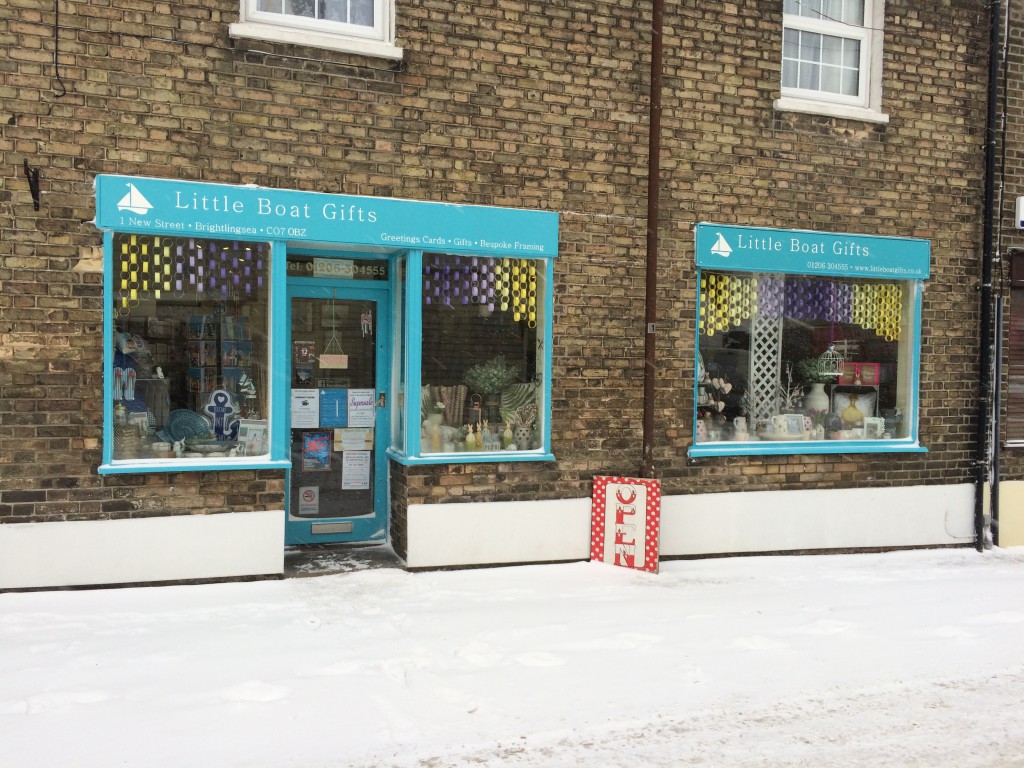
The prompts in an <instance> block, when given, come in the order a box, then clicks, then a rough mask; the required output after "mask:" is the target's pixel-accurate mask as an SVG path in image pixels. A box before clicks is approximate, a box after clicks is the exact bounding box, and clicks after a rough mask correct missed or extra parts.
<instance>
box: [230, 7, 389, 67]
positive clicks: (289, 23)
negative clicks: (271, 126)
mask: <svg viewBox="0 0 1024 768" xmlns="http://www.w3.org/2000/svg"><path fill="white" fill-rule="evenodd" d="M395 2H396V0H374V19H376V24H375V26H373V27H363V26H360V25H357V24H344V23H341V22H337V21H326V20H324V19H310V18H305V17H301V16H290V15H287V14H282V13H270V12H266V11H258V10H257V7H258V2H257V0H241V5H240V9H239V14H238V22H237V23H235V24H231V25H230V26H229V27H228V34H229V35H230V36H231V37H233V38H247V39H252V40H265V41H268V42H273V43H290V44H293V45H303V46H312V47H314V48H324V49H327V50H332V51H341V52H344V53H356V54H363V55H366V56H374V57H377V58H382V59H391V60H394V61H400V60H401V59H402V56H403V51H402V49H401V48H399V47H397V46H396V45H395Z"/></svg>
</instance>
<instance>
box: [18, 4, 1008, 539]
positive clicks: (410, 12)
mask: <svg viewBox="0 0 1024 768" xmlns="http://www.w3.org/2000/svg"><path fill="white" fill-rule="evenodd" d="M781 6H782V3H781V2H779V1H778V0H771V1H769V0H737V1H736V2H724V3H695V2H683V3H675V4H669V6H668V8H667V9H666V16H665V30H664V63H665V68H664V82H663V85H664V90H663V104H664V106H663V118H662V126H663V136H662V158H661V168H662V195H661V220H660V221H659V222H657V224H658V227H659V232H660V235H659V275H658V278H659V279H658V294H657V302H658V317H659V320H658V326H657V329H658V337H657V338H658V342H657V361H658V363H657V365H658V367H657V387H656V404H655V416H654V418H655V424H656V430H655V436H654V439H655V445H654V467H655V470H656V476H657V477H658V478H659V479H660V480H661V483H662V492H663V493H664V494H665V495H680V494H694V493H702V494H703V493H715V492H719V491H723V490H730V491H746V490H749V491H755V490H779V489H808V488H846V487H863V486H899V485H930V484H941V483H966V482H970V480H971V478H972V467H973V461H974V453H973V451H974V441H975V435H974V430H975V426H976V411H977V403H978V396H979V393H978V386H977V382H978V344H979V342H978V332H977V326H978V317H979V313H978V278H979V274H980V268H979V265H980V259H981V254H980V251H981V242H982V225H983V221H982V214H983V206H982V203H983V183H984V162H983V160H984V154H983V144H984V140H985V133H984V129H985V115H986V83H987V63H988V61H987V51H988V41H987V10H986V9H987V3H983V2H980V0H971V1H968V0H941V1H940V2H935V3H926V4H922V3H916V2H910V0H887V2H886V11H885V35H884V71H883V96H882V106H883V111H884V112H885V113H887V114H888V115H889V122H888V123H885V124H877V123H865V122H859V121H856V120H848V119H839V118H830V117H823V116H815V115H808V114H798V113H793V112H778V111H776V110H775V109H774V108H773V100H774V99H775V98H777V97H778V95H779V79H780V66H781V65H780V60H781V26H782V15H781V14H782V11H781ZM7 8H8V13H6V14H4V15H3V16H4V18H2V19H0V42H2V43H3V46H4V49H5V50H6V52H7V53H6V56H5V58H4V61H3V62H2V63H0V159H2V164H0V167H2V168H3V169H4V171H3V173H0V523H18V522H27V521H53V520H76V519H101V518H117V517H141V516H154V515H180V514H194V513H220V512H238V511H247V510H256V509H266V508H270V507H278V508H279V507H280V506H281V505H282V504H283V503H284V502H283V500H284V495H285V491H284V474H283V472H277V471H269V470H268V471H258V472H255V471H245V472H210V473H176V474H175V473H172V474H166V475H164V474H153V475H138V476H132V475H127V476H106V477H100V476H98V475H97V466H98V465H99V463H100V460H101V435H102V427H103V425H102V398H103V382H102V359H103V350H102V343H101V338H102V335H101V329H102V304H103V295H102V275H101V265H102V260H101V250H100V245H101V238H100V233H99V232H98V231H97V230H96V229H95V227H94V226H92V224H91V223H90V222H91V219H92V217H93V212H94V200H93V189H92V184H93V179H94V177H95V176H96V175H97V174H100V173H117V174H128V175H138V176H157V177H163V178H175V179H189V180H199V181H207V182H216V183H223V184H249V183H255V184H260V185H265V186H270V187H280V188H290V189H298V190H310V191H312V190H315V191H325V192H338V193H346V194H354V195H367V196H394V197H402V198H409V199H415V200H436V201H446V202H456V203H470V204H484V205H496V206H508V207H516V208H527V209H544V210H551V211H556V212H558V213H559V214H560V217H561V218H560V255H559V258H558V259H557V260H556V261H555V282H554V299H555V316H554V349H553V378H552V385H553V395H552V397H553V402H552V421H551V423H552V450H553V453H554V455H555V456H556V461H555V462H553V463H549V464H523V463H520V464H509V463H493V464H489V463H484V464H470V465H459V466H446V465H440V466H435V467H427V468H422V467H420V468H417V467H401V466H398V465H393V467H392V475H393V476H392V484H391V493H392V501H391V504H392V514H393V518H394V521H393V528H394V530H395V534H394V538H395V543H396V548H398V549H399V550H401V548H402V546H403V544H402V540H403V532H402V519H403V514H404V512H403V510H404V509H405V507H406V505H407V504H411V503H459V502H463V501H509V500H517V499H535V498H548V499H561V498H565V499H571V498H580V497H586V496H589V493H590V487H591V482H592V478H593V476H594V475H598V474H630V473H635V472H636V471H637V469H638V467H639V465H640V463H641V425H642V405H643V398H642V387H643V370H644V364H643V358H644V328H645V325H644V275H645V266H644V264H645V243H646V233H647V227H648V222H647V220H646V212H647V208H646V204H647V200H646V185H647V172H646V169H647V160H648V158H647V124H648V114H647V109H648V101H649V99H648V90H649V61H650V48H651V34H650V25H651V18H650V16H651V6H650V3H646V2H641V3H633V2H591V3H576V2H567V1H564V0H557V1H555V2H546V3H540V4H538V3H528V2H520V1H518V0H482V1H481V2H477V3H474V4H472V5H467V4H464V3H459V2H454V1H453V0H437V1H436V2H429V3H425V2H421V1H420V0H409V1H408V2H405V1H404V0H399V2H398V6H397V34H398V41H399V45H401V46H402V47H403V48H404V49H405V59H404V61H403V62H401V64H400V65H398V64H394V63H392V62H388V61H384V60H378V59H373V58H368V57H362V56H355V55H346V54H340V53H332V52H329V51H323V50H316V49H311V48H300V47H296V46H292V45H285V44H275V43H256V42H253V43H251V44H246V43H243V42H240V41H234V42H233V41H232V40H231V39H230V38H229V36H228V32H227V25H228V24H229V23H230V22H232V21H234V20H235V19H236V18H237V15H238V3H237V2H232V0H211V1H208V2H203V3H197V2H194V0H184V1H183V2H180V3H175V4H171V5H166V4H160V3H152V2H147V1H146V0H138V1H136V2H129V3H111V2H109V1H107V2H95V1H94V0H90V1H89V2H84V1H83V2H78V1H77V0H62V2H61V3H60V4H59V9H60V17H59V26H58V27H57V29H56V36H55V26H54V25H55V21H56V20H55V17H54V5H53V4H51V3H45V2H39V1H38V0H11V2H10V3H9V4H8V6H7ZM1018 14H1019V12H1018ZM1016 21H1017V23H1018V24H1019V23H1020V22H1021V21H1024V19H1021V18H1018V19H1017V20H1016ZM55 41H56V45H57V46H58V50H57V51H56V52H55V51H54V45H55ZM1018 42H1019V41H1018ZM55 60H56V65H57V66H56V68H55V66H54V61H55ZM1011 71H1012V73H1013V74H1014V75H1015V76H1017V77H1018V78H1019V75H1020V51H1019V47H1015V48H1014V58H1013V61H1012V64H1011ZM57 75H59V79H58V77H56V76H57ZM1011 104H1012V106H1013V108H1014V109H1016V110H1018V111H1019V110H1020V106H1019V104H1017V103H1016V101H1015V100H1014V99H1011ZM1011 124H1012V123H1011ZM26 162H27V163H28V165H29V167H30V168H31V169H38V171H39V178H40V182H39V184H40V188H41V199H40V206H39V210H38V211H37V210H35V209H34V207H33V201H32V197H31V195H30V189H29V183H28V179H27V178H26V175H25V171H24V163H26ZM1019 166H1020V158H1019V157H1018V156H1017V155H1016V154H1008V155H1007V168H1008V171H1009V173H1010V174H1011V176H1012V177H1013V178H1017V180H1018V181H1019V180H1020V179H1019V176H1020V171H1021V169H1020V167H1019ZM1011 194H1015V193H1011ZM699 221H716V222H722V223H730V224H749V225H757V226H767V227H781V228H799V229H821V230H826V231H836V232H859V233H865V234H877V235H892V236H905V237H915V238H923V239H927V240H929V241H931V247H932V262H931V273H932V277H931V278H930V279H929V280H928V281H927V284H926V289H925V294H924V304H923V314H922V337H923V342H922V350H921V390H920V438H921V443H922V444H923V445H924V446H926V447H927V449H928V450H927V452H926V453H914V454H895V455H889V454H862V455H834V456H828V455H801V456H781V457H771V456H769V457H764V456H751V457H733V458H713V459H701V460H690V459H688V458H687V446H688V445H689V444H690V443H691V439H692V438H691V434H692V413H693V397H692V377H693V371H692V368H693V363H692V361H693V356H694V337H695V308H696V285H695V268H694V244H693V227H694V225H695V224H696V223H697V222H699ZM1007 465H1008V466H1007V467H1006V471H1007V473H1009V474H1012V475H1013V476H1015V477H1016V476H1019V475H1020V474H1021V472H1022V471H1024V465H1021V464H1020V463H1019V462H1018V461H1015V460H1011V461H1008V462H1007Z"/></svg>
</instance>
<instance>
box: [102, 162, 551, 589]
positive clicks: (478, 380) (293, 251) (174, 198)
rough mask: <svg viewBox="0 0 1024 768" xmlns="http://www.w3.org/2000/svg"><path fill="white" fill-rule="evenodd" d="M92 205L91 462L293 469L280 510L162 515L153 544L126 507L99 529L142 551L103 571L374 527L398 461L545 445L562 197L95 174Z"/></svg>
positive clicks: (222, 557) (543, 451) (188, 574)
mask: <svg viewBox="0 0 1024 768" xmlns="http://www.w3.org/2000/svg"><path fill="white" fill-rule="evenodd" d="M95 224H96V227H97V228H98V229H99V230H101V231H102V233H103V254H104V318H103V320H104V323H103V344H104V350H105V354H104V404H103V408H104V414H103V422H104V429H103V460H102V463H101V465H100V467H99V470H98V471H99V474H101V475H125V474H140V473H150V474H153V473H178V472H214V471H215V472H231V471H236V470H253V469H280V470H283V471H284V472H285V474H286V478H287V488H288V490H287V497H286V504H285V508H284V509H275V510H256V511H253V512H251V513H236V514H231V515H203V514H201V513H202V512H204V510H199V509H197V510H196V512H197V514H196V515H192V516H186V517H192V518H195V519H194V520H184V521H176V520H172V519H171V518H159V517H157V518H155V521H157V522H158V523H160V524H161V533H160V538H159V539H157V541H158V543H156V544H154V543H152V541H153V539H152V537H151V536H150V535H149V533H150V532H147V531H145V530H142V529H143V528H146V527H147V525H149V526H152V525H153V522H154V521H152V520H151V521H150V522H149V523H148V524H147V522H146V521H137V522H138V531H137V532H126V530H124V529H122V530H121V531H120V532H119V533H117V534H116V536H113V538H114V539H121V542H120V543H119V542H118V541H115V540H111V541H105V542H104V543H103V545H102V546H104V547H108V548H113V547H116V548H117V549H119V550H121V549H122V548H123V546H124V543H123V539H124V537H125V536H127V537H128V538H129V539H131V540H133V542H134V543H133V544H132V545H133V546H135V547H141V548H143V549H147V550H148V559H150V560H152V561H153V562H154V563H155V564H156V565H155V567H148V566H145V565H138V566H135V570H136V571H137V572H134V573H130V574H117V576H116V578H114V577H113V575H111V578H110V579H108V580H111V579H112V580H115V581H119V582H126V581H145V580H158V579H160V578H175V579H189V578H204V577H210V576H225V575H232V576H237V575H244V574H257V573H260V574H264V573H273V572H280V570H281V568H282V562H283V554H282V553H283V550H284V548H285V547H286V546H302V545H306V544H318V543H334V542H361V543H366V542H385V541H387V540H388V536H389V515H390V514H391V512H390V506H391V500H390V495H389V489H388V477H389V471H388V463H389V462H391V461H394V462H398V463H401V464H406V465H421V464H439V463H444V464H454V463H474V462H494V461H501V462H524V461H526V462H530V461H532V462H536V461H551V460H553V456H552V454H551V450H550V438H551V432H550V407H549V403H550V397H551V359H550V350H551V348H552V345H551V316H552V273H553V260H554V258H555V257H556V256H557V251H558V215H557V214H555V213H551V212H547V211H528V210H517V209H507V208H497V207H486V206H471V205H456V204H447V203H438V202H422V201H412V200H401V199H394V198H370V197H357V196H350V195H340V194H329V193H318V192H303V191H295V190H282V189H269V188H264V187H257V186H236V185H224V184H207V183H200V182H192V181H178V180H171V179H156V178H144V177H132V176H113V175H101V176H98V177H97V179H96V219H95ZM449 506H450V505H449ZM203 518H207V519H208V520H213V519H214V518H231V520H230V521H228V522H225V521H224V520H219V521H217V524H216V525H214V524H210V525H204V524H203V522H202V521H203ZM98 538H100V539H103V538H104V534H102V533H100V534H98ZM108 538H109V537H108ZM239 539H243V540H245V541H246V542H247V547H246V548H244V549H246V550H247V553H242V554H239V553H238V550H239V549H240V548H239V547H238V546H237V542H238V540H239ZM184 551H191V552H192V553H193V554H191V555H190V556H189V557H186V558H184V560H185V562H178V563H177V564H174V563H173V562H171V561H173V560H175V558H178V559H179V560H180V559H181V558H180V556H181V553H182V552H184ZM191 557H195V558H198V560H200V561H202V562H194V563H190V562H188V560H189V559H190V558H191ZM146 559H147V558H140V560H142V561H145V560H146ZM427 559H429V557H428V558H427ZM442 559H443V556H442Z"/></svg>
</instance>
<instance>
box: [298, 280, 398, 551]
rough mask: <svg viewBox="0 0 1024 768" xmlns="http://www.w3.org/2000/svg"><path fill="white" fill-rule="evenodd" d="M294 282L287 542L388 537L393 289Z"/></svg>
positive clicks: (328, 541)
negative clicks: (389, 301)
mask: <svg viewBox="0 0 1024 768" xmlns="http://www.w3.org/2000/svg"><path fill="white" fill-rule="evenodd" d="M305 282H306V281H302V282H301V283H300V282H290V283H289V286H288V329H289V333H290V337H291V338H290V344H289V363H288V375H289V382H290V383H289V389H290V391H289V396H290V397H289V406H290V407H289V438H290V440H291V461H292V468H291V470H290V471H289V473H288V476H289V489H288V510H287V512H288V515H287V525H286V531H285V543H286V544H314V543H316V544H323V543H332V542H341V541H352V542H371V541H384V540H385V539H386V538H387V510H388V499H387V457H386V444H385V442H386V440H387V438H388V433H389V430H388V428H387V410H388V409H387V407H386V406H387V381H388V369H387V366H388V364H389V360H390V353H389V350H388V349H387V340H388V338H389V336H388V328H387V327H386V324H387V317H388V312H387V311H386V310H385V307H384V305H385V303H386V301H387V294H386V292H382V291H380V290H379V289H378V290H374V289H372V288H364V287H360V286H352V284H351V282H349V283H347V284H346V282H344V281H339V280H318V281H316V284H315V285H313V284H302V283H305Z"/></svg>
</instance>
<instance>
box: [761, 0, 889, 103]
mask: <svg viewBox="0 0 1024 768" xmlns="http://www.w3.org/2000/svg"><path fill="white" fill-rule="evenodd" d="M883 11H884V8H883V0H784V2H783V32H782V36H783V38H782V98H780V99H779V100H778V101H777V102H776V105H775V106H776V108H777V109H784V110H793V111H802V112H814V113H821V114H831V115H836V116H839V117H852V118H859V119H865V120H872V121H876V122H885V121H887V120H888V118H887V117H886V116H885V115H883V114H882V113H881V111H880V110H881V67H882V47H881V46H882V25H883V19H884V14H883Z"/></svg>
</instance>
